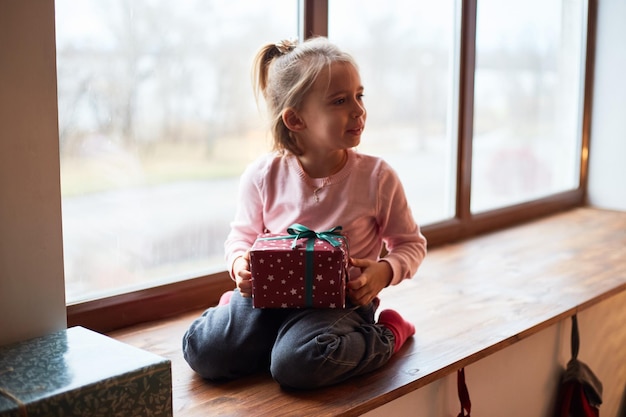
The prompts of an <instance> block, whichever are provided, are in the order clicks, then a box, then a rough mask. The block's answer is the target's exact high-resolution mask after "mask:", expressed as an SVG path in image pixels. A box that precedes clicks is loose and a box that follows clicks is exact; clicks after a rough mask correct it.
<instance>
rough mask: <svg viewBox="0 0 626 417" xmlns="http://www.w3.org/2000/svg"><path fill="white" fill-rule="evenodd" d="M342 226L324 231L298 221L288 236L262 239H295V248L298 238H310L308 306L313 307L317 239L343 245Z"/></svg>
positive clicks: (308, 248) (334, 245)
mask: <svg viewBox="0 0 626 417" xmlns="http://www.w3.org/2000/svg"><path fill="white" fill-rule="evenodd" d="M341 230H342V227H341V226H335V227H333V228H332V229H329V230H325V231H323V232H316V231H314V230H311V229H309V228H308V227H306V226H303V225H301V224H298V223H294V224H292V225H291V226H290V227H288V228H287V233H288V235H286V236H272V237H265V238H261V240H282V239H293V242H292V244H291V249H295V248H296V247H297V246H298V240H300V239H308V240H307V242H306V255H305V276H304V283H305V285H304V290H305V294H304V297H305V298H304V299H305V305H306V306H307V307H313V266H314V265H313V248H314V246H315V239H321V240H325V241H326V242H328V243H330V244H331V245H333V247H335V248H336V247H339V246H341V243H342V242H343V243H346V244H347V241H346V237H345V236H343V235H341Z"/></svg>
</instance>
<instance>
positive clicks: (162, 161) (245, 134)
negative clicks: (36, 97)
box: [56, 0, 298, 303]
mask: <svg viewBox="0 0 626 417" xmlns="http://www.w3.org/2000/svg"><path fill="white" fill-rule="evenodd" d="M297 6H298V5H297V2H294V1H291V0H280V1H279V0H273V1H263V2H258V1H255V0H247V1H243V0H240V1H237V2H231V1H229V0H184V1H170V0H133V1H126V0H56V18H57V66H58V94H59V128H60V141H61V143H60V149H61V171H62V172H61V181H62V193H63V199H62V202H63V235H64V236H63V238H64V252H65V279H66V288H67V290H66V291H67V301H68V303H72V302H76V301H79V300H85V299H91V298H97V297H102V296H105V295H109V294H113V293H120V292H124V291H129V290H133V289H138V288H143V287H149V286H154V285H157V284H162V283H165V282H171V281H173V280H178V279H186V278H190V277H195V276H199V275H202V274H206V273H210V272H213V271H216V270H224V268H225V266H224V261H223V242H224V239H225V237H226V234H227V233H228V228H229V222H230V220H231V218H232V213H233V211H234V207H235V192H236V188H237V181H238V177H239V174H240V173H241V171H242V170H243V168H244V167H245V165H246V164H247V163H249V162H250V161H251V160H252V159H254V157H255V156H256V155H258V154H259V153H260V152H262V151H265V150H267V149H269V141H268V139H267V135H266V129H265V123H264V122H263V120H262V117H261V113H260V112H259V110H258V109H257V107H256V103H255V101H254V94H253V92H252V88H251V78H250V74H251V66H252V58H253V55H254V53H255V52H256V51H257V49H258V48H259V47H260V46H261V44H262V43H265V42H272V41H275V40H278V39H283V38H292V37H296V36H297V35H298V27H297V26H298V11H297Z"/></svg>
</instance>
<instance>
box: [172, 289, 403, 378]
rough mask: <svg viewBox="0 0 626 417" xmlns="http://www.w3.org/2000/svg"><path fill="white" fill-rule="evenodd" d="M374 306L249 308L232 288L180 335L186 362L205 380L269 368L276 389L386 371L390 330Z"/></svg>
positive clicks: (391, 339)
mask: <svg viewBox="0 0 626 417" xmlns="http://www.w3.org/2000/svg"><path fill="white" fill-rule="evenodd" d="M374 309H375V307H374V304H373V303H372V304H370V305H368V306H365V307H359V308H357V307H352V308H346V309H255V308H252V299H251V298H244V297H242V296H241V294H240V293H239V291H238V290H235V293H234V294H233V296H232V298H231V300H230V303H229V304H228V305H224V306H218V307H211V308H209V309H207V310H206V311H205V312H204V313H203V314H202V316H200V317H199V318H198V319H196V320H195V321H194V322H193V323H192V324H191V326H190V328H189V330H187V332H186V333H185V335H184V337H183V353H184V357H185V360H186V361H187V363H189V365H190V366H191V368H192V369H193V370H195V371H196V372H198V373H199V374H200V375H201V376H202V377H204V378H207V379H210V380H223V379H234V378H238V377H241V376H244V375H249V374H252V373H255V372H259V371H264V370H265V371H266V370H268V369H269V370H270V372H271V374H272V377H273V378H274V379H275V380H276V381H277V382H278V383H280V384H281V385H283V386H286V387H292V388H317V387H322V386H328V385H332V384H336V383H338V382H341V381H344V380H346V379H348V378H350V377H352V376H355V375H360V374H363V373H366V372H370V371H373V370H375V369H377V368H379V367H381V366H382V365H384V364H385V363H386V362H387V361H388V360H389V358H390V357H391V355H392V354H393V347H394V343H395V341H394V337H393V334H392V333H391V331H389V330H388V329H387V328H385V327H383V326H379V325H377V324H375V323H374Z"/></svg>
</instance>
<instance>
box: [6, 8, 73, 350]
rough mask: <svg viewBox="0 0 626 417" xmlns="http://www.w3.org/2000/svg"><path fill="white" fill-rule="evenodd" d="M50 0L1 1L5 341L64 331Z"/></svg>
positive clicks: (55, 103)
mask: <svg viewBox="0 0 626 417" xmlns="http://www.w3.org/2000/svg"><path fill="white" fill-rule="evenodd" d="M54 42H55V41H54V1H53V0H1V1H0V345H3V344H7V343H11V342H13V341H17V340H22V339H26V338H30V337H35V336H39V335H42V334H45V333H49V332H52V331H55V330H59V329H62V328H65V326H66V318H65V317H66V313H65V290H64V279H63V245H62V234H61V233H62V232H61V198H60V183H59V175H58V173H59V148H58V143H59V138H58V129H57V101H56V62H55V59H56V58H55V46H54Z"/></svg>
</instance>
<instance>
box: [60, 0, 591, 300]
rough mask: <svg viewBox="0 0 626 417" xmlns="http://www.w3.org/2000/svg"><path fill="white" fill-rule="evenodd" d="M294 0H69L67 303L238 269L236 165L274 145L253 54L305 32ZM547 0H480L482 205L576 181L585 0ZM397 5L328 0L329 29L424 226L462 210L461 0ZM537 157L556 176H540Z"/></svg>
mask: <svg viewBox="0 0 626 417" xmlns="http://www.w3.org/2000/svg"><path fill="white" fill-rule="evenodd" d="M507 2H508V1H507ZM299 3H300V2H298V1H294V0H280V1H279V0H272V1H269V0H268V1H263V2H258V1H254V0H246V1H244V0H238V1H235V2H233V1H230V0H181V1H177V2H172V1H167V0H135V1H132V2H129V1H125V0H106V1H105V0H56V7H57V10H56V13H57V67H58V68H57V72H58V94H59V129H60V150H61V170H62V172H61V181H62V193H63V199H62V202H63V234H64V237H63V239H64V255H65V261H64V262H65V280H66V288H67V289H66V291H67V301H68V303H73V302H77V301H81V300H86V299H91V298H97V297H102V296H104V295H109V294H115V293H119V292H125V291H129V290H133V289H138V288H143V287H147V286H154V285H158V284H161V283H166V282H171V281H174V280H180V279H187V278H192V277H196V276H200V275H205V274H208V273H211V272H215V271H220V270H224V269H225V265H224V261H223V242H224V239H225V237H226V234H227V233H228V229H229V222H230V220H231V218H232V216H233V214H234V208H235V204H236V201H235V199H236V197H235V196H236V189H237V183H238V177H239V174H240V173H241V172H242V170H243V168H244V167H245V166H246V165H247V164H248V163H249V162H250V161H251V160H253V159H254V158H255V157H256V156H258V155H259V154H260V153H262V152H265V151H267V150H269V145H270V138H269V136H268V133H267V129H266V122H265V120H264V118H263V117H262V116H263V112H262V109H259V108H257V105H256V103H255V101H254V96H253V92H252V88H251V65H252V58H253V55H254V53H255V52H256V50H257V49H258V48H259V47H260V46H261V45H263V44H265V43H268V42H276V41H278V40H281V39H285V38H294V37H298V34H299V30H300V28H299V27H298V22H299V13H300V11H299V9H298V5H299ZM550 3H555V4H557V6H554V9H549V10H548V9H547V10H548V11H549V12H547V13H542V14H540V15H539V16H538V15H537V14H536V13H531V12H532V11H533V10H537V7H541V8H546V6H545V5H544V4H543V3H541V6H539V5H537V4H535V5H533V4H530V3H529V5H526V3H524V4H523V5H518V8H520V10H518V12H517V13H516V15H515V19H513V18H510V19H508V20H505V23H500V24H499V25H496V24H493V23H492V22H493V17H494V16H497V17H498V19H500V20H502V19H501V16H500V14H502V13H504V11H503V10H502V9H501V7H500V6H498V5H499V3H498V2H493V1H492V2H482V1H481V2H480V4H481V5H483V4H484V6H481V8H479V18H478V24H479V25H481V28H479V30H478V41H477V49H478V51H477V55H478V56H477V74H476V89H477V92H476V103H475V106H476V113H475V117H476V120H475V131H474V135H475V138H474V142H475V149H474V152H475V155H474V158H475V162H474V167H473V168H474V170H475V177H474V178H473V180H472V186H473V189H476V193H477V194H476V199H475V200H474V199H473V200H472V208H473V209H476V210H481V209H488V208H492V207H496V206H499V205H501V204H509V203H511V202H512V201H518V200H520V199H522V200H523V199H525V198H534V197H535V196H537V195H542V194H545V193H546V192H553V191H554V190H558V189H567V188H568V187H569V188H573V187H575V185H576V184H575V178H576V176H575V174H576V172H575V171H576V168H577V167H576V165H575V164H574V162H575V157H574V153H575V152H576V140H577V138H578V136H577V134H576V132H577V129H579V123H578V118H579V115H578V106H579V100H580V76H581V72H580V65H579V64H580V59H581V58H580V57H581V56H582V55H581V54H582V52H581V49H580V47H581V44H582V43H581V39H580V38H581V33H582V28H583V26H582V17H581V16H582V12H581V10H582V8H583V5H582V4H581V2H577V1H567V0H563V2H562V3H560V2H550ZM384 4H385V6H384V7H381V3H380V2H379V1H376V0H368V1H366V0H330V1H329V37H330V38H331V40H333V41H335V42H336V43H337V44H338V45H339V46H340V47H342V48H343V49H345V50H347V51H349V52H350V53H352V54H353V55H354V56H355V58H356V59H357V62H358V63H359V65H360V68H361V75H362V79H363V83H364V85H365V104H366V107H367V110H368V124H367V127H366V130H365V132H364V135H363V138H362V144H361V146H360V147H359V150H360V151H362V152H367V153H375V154H378V155H381V156H383V157H384V158H385V159H387V160H388V161H389V162H390V163H391V164H392V165H393V166H394V167H395V168H396V170H397V171H398V173H399V175H400V177H401V178H402V180H403V183H404V184H405V188H406V191H407V195H408V197H409V200H410V204H411V206H412V208H413V212H414V215H415V217H416V219H417V220H418V222H419V223H420V224H422V225H424V224H429V223H433V222H436V221H440V220H444V219H447V218H450V217H452V216H453V215H454V211H453V210H454V207H455V195H454V193H455V187H456V184H455V176H456V173H455V171H454V170H455V167H456V143H457V127H456V119H457V108H458V99H457V97H458V91H457V89H458V82H457V79H458V65H459V61H458V55H459V54H458V50H459V12H460V9H459V4H460V2H458V1H454V0H447V1H438V2H432V1H429V0H419V1H405V0H390V1H388V2H385V3H384ZM524 11H525V12H524ZM483 26H484V28H483ZM515 28H517V29H515ZM529 28H530V29H529ZM529 30H532V36H531V37H530V40H529V36H528V33H529V32H528V31H529ZM496 58H497V59H496ZM518 61H519V62H521V63H523V64H524V65H522V67H521V68H522V69H520V67H519V66H516V65H515V64H514V63H515V62H518ZM572 66H573V67H574V68H573V70H572V69H571V68H570V67H572ZM536 106H539V107H536ZM520 126H521V127H523V128H520ZM555 149H560V151H559V155H560V156H561V157H562V161H560V162H554V163H553V162H552V161H553V159H552V157H551V156H552V155H553V154H554V150H555ZM563 149H567V150H563ZM502 155H512V156H510V157H509V158H511V160H507V159H506V158H504V157H503V156H502ZM520 155H521V159H520V158H518V157H519V156H520ZM527 155H530V156H527ZM525 158H530V159H532V161H537V160H538V161H541V162H542V164H543V165H547V168H545V169H546V170H547V172H548V174H541V176H539V177H537V179H536V180H533V181H531V183H530V185H527V184H526V183H525V182H523V181H522V180H524V181H526V178H529V176H533V175H534V176H537V175H539V174H537V172H538V171H537V166H538V163H536V162H533V163H526V162H523V163H518V161H519V160H523V161H526V159H525ZM548 158H550V162H549V163H548ZM500 161H505V163H504V164H503V165H502V164H498V162H500ZM511 161H513V162H511ZM555 167H556V168H555ZM555 169H556V170H558V173H559V175H556V173H555ZM502 172H504V174H502ZM541 172H543V171H541ZM532 178H535V177H532ZM520 181H522V182H520ZM522 183H523V184H522ZM503 184H504V185H503ZM507 184H515V186H514V187H513V186H508V185H507ZM518 184H522V185H523V187H522V186H521V185H518ZM520 187H521V188H520ZM519 190H521V192H519ZM511 191H515V193H514V194H511ZM473 197H474V196H473Z"/></svg>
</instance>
